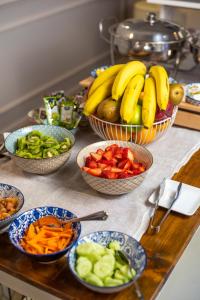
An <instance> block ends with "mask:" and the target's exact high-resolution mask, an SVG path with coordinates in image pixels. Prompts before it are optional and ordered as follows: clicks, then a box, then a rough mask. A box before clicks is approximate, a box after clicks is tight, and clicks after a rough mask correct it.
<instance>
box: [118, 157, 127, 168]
mask: <svg viewBox="0 0 200 300" xmlns="http://www.w3.org/2000/svg"><path fill="white" fill-rule="evenodd" d="M127 161H128V160H127V159H124V160H122V161H120V162H119V163H118V165H117V167H118V168H120V169H124V166H125V165H126V163H127Z"/></svg>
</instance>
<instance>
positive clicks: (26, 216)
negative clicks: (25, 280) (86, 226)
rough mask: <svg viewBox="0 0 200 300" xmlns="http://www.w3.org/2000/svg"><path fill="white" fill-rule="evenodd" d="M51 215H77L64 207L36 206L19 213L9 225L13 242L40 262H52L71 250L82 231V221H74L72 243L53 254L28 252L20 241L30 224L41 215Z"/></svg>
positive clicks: (63, 217) (70, 216)
mask: <svg viewBox="0 0 200 300" xmlns="http://www.w3.org/2000/svg"><path fill="white" fill-rule="evenodd" d="M50 215H53V216H55V217H57V218H58V219H71V218H74V217H76V215H75V214H73V213H72V212H70V211H69V210H66V209H64V208H59V207H52V206H44V207H36V208H33V209H30V210H28V211H26V212H24V213H22V214H21V215H19V216H18V217H17V218H16V219H15V220H14V221H13V223H12V224H11V225H10V227H9V238H10V241H11V243H12V244H13V245H14V246H15V247H16V248H17V249H18V250H19V251H21V252H22V253H24V254H26V255H28V256H30V257H32V258H34V259H36V260H38V261H40V262H52V261H55V260H57V259H59V258H60V257H62V256H63V255H65V254H66V253H67V252H68V251H69V249H70V248H71V247H72V246H73V245H74V244H75V243H76V241H77V240H78V238H79V236H80V233H81V224H80V222H77V223H73V224H72V228H73V231H74V237H73V239H72V241H71V243H70V245H69V246H68V247H66V248H65V249H63V250H61V251H59V252H55V253H52V254H42V255H40V254H31V253H28V252H26V251H25V250H24V249H23V248H22V247H21V246H20V241H21V239H22V238H23V236H24V234H25V231H26V230H27V228H28V226H29V225H30V224H32V223H33V222H35V221H37V220H38V219H40V218H41V217H44V216H50Z"/></svg>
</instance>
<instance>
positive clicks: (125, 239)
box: [68, 231, 147, 294]
mask: <svg viewBox="0 0 200 300" xmlns="http://www.w3.org/2000/svg"><path fill="white" fill-rule="evenodd" d="M114 240H116V241H118V242H119V243H120V245H121V250H122V251H123V252H124V253H125V254H126V256H127V257H128V258H129V259H130V261H131V266H132V268H134V269H135V271H136V276H135V277H134V278H133V279H132V280H131V281H129V282H128V283H124V284H122V285H119V286H115V287H99V286H95V285H92V284H89V283H87V282H86V281H84V280H83V279H81V278H80V277H79V276H78V275H77V273H76V270H75V265H76V259H77V256H76V247H77V246H78V245H79V244H82V243H85V242H95V243H99V244H101V245H103V246H107V245H108V244H109V243H110V242H111V241H114ZM68 260H69V268H70V270H71V272H72V274H73V275H74V276H75V278H76V279H77V280H78V281H79V282H81V283H82V284H83V285H84V286H86V287H87V288H89V289H90V290H93V291H95V292H99V293H103V294H107V293H108V294H110V293H115V292H119V291H121V290H123V289H125V288H127V287H128V286H130V285H132V284H133V282H134V281H135V280H137V279H138V278H139V277H140V275H141V274H142V272H143V271H144V269H145V267H146V261H147V255H146V253H145V250H144V248H143V247H142V246H141V244H140V243H139V242H138V241H136V240H135V239H134V238H132V237H131V236H129V235H127V234H125V233H122V232H118V231H97V232H93V233H90V234H88V235H86V236H84V237H82V238H81V239H79V240H78V242H77V244H76V245H74V246H73V247H72V248H71V250H70V252H69V256H68Z"/></svg>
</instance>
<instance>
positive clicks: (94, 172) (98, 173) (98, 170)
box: [84, 168, 102, 177]
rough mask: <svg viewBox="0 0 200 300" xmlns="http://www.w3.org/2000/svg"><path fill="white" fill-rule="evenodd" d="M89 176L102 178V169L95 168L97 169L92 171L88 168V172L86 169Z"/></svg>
mask: <svg viewBox="0 0 200 300" xmlns="http://www.w3.org/2000/svg"><path fill="white" fill-rule="evenodd" d="M84 171H86V172H87V173H88V174H90V175H93V176H97V177H99V176H101V173H102V170H101V169H100V168H95V169H90V168H87V170H85V169H84Z"/></svg>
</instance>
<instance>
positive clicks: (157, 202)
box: [149, 178, 166, 229]
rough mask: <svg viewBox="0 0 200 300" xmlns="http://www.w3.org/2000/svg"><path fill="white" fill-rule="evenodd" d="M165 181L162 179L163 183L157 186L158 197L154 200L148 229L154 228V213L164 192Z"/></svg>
mask: <svg viewBox="0 0 200 300" xmlns="http://www.w3.org/2000/svg"><path fill="white" fill-rule="evenodd" d="M165 180H166V178H164V179H163V181H162V182H161V184H160V185H159V187H158V190H157V194H158V196H157V198H156V201H155V205H154V209H153V214H152V216H151V219H150V223H149V228H150V229H153V228H154V225H153V222H154V218H155V214H156V211H157V209H158V204H159V201H160V199H161V197H162V195H163V193H164V190H165Z"/></svg>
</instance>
